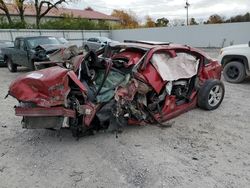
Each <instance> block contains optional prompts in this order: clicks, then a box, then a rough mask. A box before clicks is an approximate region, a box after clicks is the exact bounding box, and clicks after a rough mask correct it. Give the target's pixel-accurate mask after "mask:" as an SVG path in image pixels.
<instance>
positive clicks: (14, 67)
mask: <svg viewBox="0 0 250 188" xmlns="http://www.w3.org/2000/svg"><path fill="white" fill-rule="evenodd" d="M5 63H6V64H7V67H8V69H9V71H10V72H16V71H17V65H16V64H14V63H13V62H12V60H11V59H10V58H6V59H5Z"/></svg>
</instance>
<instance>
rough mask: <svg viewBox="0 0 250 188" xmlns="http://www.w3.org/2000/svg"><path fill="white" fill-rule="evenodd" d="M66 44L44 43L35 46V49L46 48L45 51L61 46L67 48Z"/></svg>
mask: <svg viewBox="0 0 250 188" xmlns="http://www.w3.org/2000/svg"><path fill="white" fill-rule="evenodd" d="M66 47H67V46H66V45H63V44H56V45H55V44H44V45H39V46H37V47H36V48H35V50H40V49H41V48H42V49H44V50H45V51H50V50H56V49H61V48H66Z"/></svg>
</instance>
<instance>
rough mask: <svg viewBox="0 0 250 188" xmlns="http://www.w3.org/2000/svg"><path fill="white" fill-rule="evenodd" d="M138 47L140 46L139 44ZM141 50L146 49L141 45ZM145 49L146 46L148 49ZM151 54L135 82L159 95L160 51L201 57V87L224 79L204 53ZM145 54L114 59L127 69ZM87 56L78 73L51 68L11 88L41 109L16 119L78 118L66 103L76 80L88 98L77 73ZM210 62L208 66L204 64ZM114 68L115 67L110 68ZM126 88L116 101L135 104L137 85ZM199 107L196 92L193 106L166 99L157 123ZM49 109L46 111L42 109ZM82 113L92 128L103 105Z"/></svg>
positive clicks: (18, 110)
mask: <svg viewBox="0 0 250 188" xmlns="http://www.w3.org/2000/svg"><path fill="white" fill-rule="evenodd" d="M135 45H137V44H135ZM138 46H142V45H140V44H138ZM144 47H145V45H144ZM146 47H148V52H147V55H146V56H145V58H144V59H143V61H142V62H141V64H140V66H138V70H137V72H135V73H134V74H133V75H134V78H138V79H139V80H142V81H143V82H144V83H146V84H148V85H149V86H150V88H153V89H154V90H155V92H157V93H158V94H159V93H160V92H161V91H162V89H163V87H164V86H165V84H166V82H164V81H163V80H162V78H161V77H160V75H159V73H158V72H157V70H156V69H155V68H154V66H153V65H152V64H151V63H150V60H151V58H152V56H153V54H154V53H156V52H159V51H166V52H167V53H169V54H170V56H171V57H174V56H175V55H176V51H181V52H187V53H193V54H195V55H196V56H198V57H200V59H201V62H200V68H199V71H198V78H199V83H200V85H202V84H203V83H204V82H205V81H206V80H208V79H220V78H221V70H222V68H221V66H220V65H219V63H218V62H217V61H213V60H211V59H210V58H209V57H208V56H207V55H206V54H205V53H203V52H200V51H199V50H196V49H194V48H190V47H188V46H181V45H169V46H167V45H165V46H161V45H155V46H151V45H146ZM143 55H144V54H142V53H141V52H139V51H137V50H136V51H135V50H132V49H126V50H124V51H122V52H120V53H118V54H115V55H114V56H113V57H112V59H119V58H125V59H127V60H128V63H127V64H125V65H124V66H125V67H129V66H132V65H136V64H137V63H138V62H139V60H140V59H141V58H142V56H143ZM83 59H84V56H78V57H76V58H75V61H74V65H75V69H74V71H69V70H67V69H64V68H61V67H51V68H48V69H43V70H40V71H36V72H32V73H28V74H26V75H23V76H21V77H19V78H18V79H16V80H15V81H14V82H13V83H12V84H11V86H10V90H9V94H10V95H12V96H13V97H15V98H17V99H18V100H19V101H23V102H33V103H35V104H36V105H37V106H38V107H36V108H21V107H18V108H16V115H18V116H65V117H75V116H76V114H75V111H74V110H70V109H65V108H64V107H63V106H64V104H65V102H66V101H65V99H66V98H67V95H68V93H69V91H70V85H69V80H72V81H73V82H74V83H75V84H76V85H77V86H78V87H79V89H80V91H81V92H82V95H83V98H84V99H87V97H86V92H87V90H86V88H85V87H84V85H83V84H82V83H81V82H80V81H79V80H78V78H77V75H76V73H75V72H76V71H77V69H78V67H79V66H80V64H81V63H82V61H83ZM205 59H207V60H208V62H207V63H206V64H204V60H205ZM110 65H111V64H110ZM129 83H130V84H128V85H127V86H126V87H121V88H119V87H118V88H117V90H116V91H117V92H116V97H118V98H122V99H123V100H125V101H128V102H131V101H132V100H133V98H134V96H135V93H136V92H137V87H138V86H137V85H136V82H131V80H130V82H129ZM196 105H197V92H196V91H195V90H194V91H193V93H192V94H191V97H190V102H186V103H184V104H182V105H177V104H176V98H175V96H173V95H170V96H167V97H166V98H165V103H164V105H163V108H162V110H161V113H156V114H154V117H155V119H156V120H157V121H159V122H163V121H166V120H169V119H171V118H174V117H176V116H178V115H180V114H182V113H184V112H186V111H188V110H190V109H193V108H195V107H196ZM40 107H46V108H40ZM80 110H81V111H82V112H83V114H84V115H83V126H86V127H90V124H91V122H92V120H93V119H94V117H95V114H96V112H97V111H98V110H99V104H93V103H91V102H89V101H88V100H86V101H85V103H84V104H83V105H80ZM128 123H129V124H140V125H144V124H146V123H150V122H145V121H137V120H135V119H129V120H128Z"/></svg>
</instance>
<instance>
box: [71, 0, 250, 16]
mask: <svg viewBox="0 0 250 188" xmlns="http://www.w3.org/2000/svg"><path fill="white" fill-rule="evenodd" d="M185 2H186V0H136V1H135V0H122V1H119V0H95V1H93V0H78V3H75V4H70V5H69V6H70V7H71V8H77V9H83V8H86V7H88V6H90V7H92V8H93V9H94V10H97V11H100V12H103V13H106V14H111V12H112V10H113V9H125V10H128V9H130V10H132V11H133V12H135V13H136V15H137V16H138V17H139V18H140V19H143V18H144V16H145V15H149V16H151V17H153V18H154V19H156V18H160V17H166V18H168V19H175V18H178V19H184V18H185V17H186V10H185V9H184V6H185ZM189 3H190V4H191V6H190V17H194V18H196V19H199V18H205V19H206V18H208V17H209V16H210V15H212V14H215V13H217V14H220V15H224V16H226V17H229V16H231V15H236V14H239V13H246V12H248V11H249V12H250V0H189Z"/></svg>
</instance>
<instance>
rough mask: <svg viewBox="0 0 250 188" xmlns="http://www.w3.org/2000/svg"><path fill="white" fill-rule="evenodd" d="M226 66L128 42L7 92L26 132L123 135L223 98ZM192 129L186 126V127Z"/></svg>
mask: <svg viewBox="0 0 250 188" xmlns="http://www.w3.org/2000/svg"><path fill="white" fill-rule="evenodd" d="M221 70H222V69H221V65H220V64H219V63H218V62H217V61H215V60H212V59H211V58H210V57H209V56H208V55H206V54H205V53H203V52H201V51H200V50H198V49H194V48H191V47H189V46H183V45H175V44H168V43H157V44H156V43H153V42H142V41H125V42H124V43H120V44H117V43H116V44H112V43H111V44H109V45H108V46H106V47H105V48H104V49H101V50H99V51H97V52H96V53H95V52H93V51H90V52H89V53H87V54H86V55H85V56H84V55H80V56H76V57H75V59H74V62H72V69H71V70H69V69H66V68H62V67H58V66H55V67H51V68H47V69H43V70H39V71H35V72H31V73H28V74H26V75H22V76H20V77H19V78H17V79H16V80H15V81H13V82H12V83H11V85H10V87H9V93H8V94H9V95H11V96H13V97H14V98H16V99H17V100H18V101H19V102H20V104H19V106H17V107H15V113H16V115H17V116H23V120H22V125H23V127H24V128H31V129H37V128H50V129H61V128H70V129H71V130H72V132H73V135H74V136H77V137H79V136H81V135H84V134H87V133H90V132H93V130H100V129H108V130H110V131H111V130H114V131H120V130H122V128H123V127H124V126H125V125H127V124H132V125H143V124H148V123H152V124H158V125H159V126H164V125H163V124H162V122H164V121H167V120H169V119H171V118H174V117H176V116H178V115H180V114H182V113H184V112H186V111H188V110H191V109H193V108H195V107H196V106H199V107H200V108H202V109H205V110H214V109H216V108H218V107H219V106H220V104H221V102H222V100H223V97H224V92H225V89H224V85H223V83H222V82H221V81H220V78H221ZM187 126H188V125H187Z"/></svg>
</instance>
